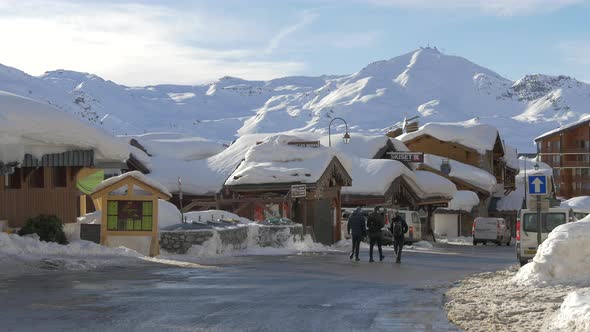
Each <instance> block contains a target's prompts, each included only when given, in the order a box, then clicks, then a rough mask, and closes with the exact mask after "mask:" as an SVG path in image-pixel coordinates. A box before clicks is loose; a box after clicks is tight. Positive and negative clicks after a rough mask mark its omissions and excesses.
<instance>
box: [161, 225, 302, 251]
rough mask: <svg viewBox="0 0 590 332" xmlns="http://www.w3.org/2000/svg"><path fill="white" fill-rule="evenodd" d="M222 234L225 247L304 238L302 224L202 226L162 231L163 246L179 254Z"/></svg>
mask: <svg viewBox="0 0 590 332" xmlns="http://www.w3.org/2000/svg"><path fill="white" fill-rule="evenodd" d="M216 234H217V235H218V236H219V240H220V241H221V245H222V246H223V247H227V248H232V249H246V248H247V247H248V246H258V247H275V248H280V247H282V246H284V245H285V244H286V243H287V241H290V240H291V239H294V240H295V241H301V240H303V227H302V226H301V225H276V226H274V225H273V226H267V225H254V226H244V227H235V228H227V229H219V230H216V229H201V230H180V231H161V232H160V248H161V249H163V250H165V251H167V252H170V253H176V254H186V252H187V251H188V250H189V249H190V248H191V247H192V246H193V245H202V244H203V243H204V242H206V241H207V240H209V239H211V238H212V237H213V236H214V235H216Z"/></svg>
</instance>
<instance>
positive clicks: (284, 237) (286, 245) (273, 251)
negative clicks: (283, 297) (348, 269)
mask: <svg viewBox="0 0 590 332" xmlns="http://www.w3.org/2000/svg"><path fill="white" fill-rule="evenodd" d="M242 227H247V228H248V237H247V239H246V241H245V242H243V243H242V244H241V245H240V246H239V247H235V246H234V245H225V244H223V243H222V241H221V237H220V235H219V232H218V231H217V230H213V237H211V238H210V239H209V240H207V241H205V242H204V243H203V244H202V245H200V246H192V247H191V248H190V249H189V250H188V251H187V255H188V256H193V257H200V258H206V257H218V256H251V255H270V256H273V255H292V254H300V253H304V252H325V251H330V250H333V249H332V248H330V247H327V246H324V245H323V244H321V243H316V242H313V240H312V238H311V236H310V235H305V236H304V237H303V240H300V239H299V236H297V235H294V234H290V231H289V229H288V228H285V229H284V230H283V231H281V232H277V233H275V235H274V236H275V239H274V240H273V241H272V242H274V243H276V244H277V245H276V246H273V247H261V246H260V244H259V242H258V237H259V234H260V233H259V231H260V229H261V226H260V225H257V224H249V225H247V226H242Z"/></svg>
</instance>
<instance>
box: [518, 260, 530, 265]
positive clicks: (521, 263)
mask: <svg viewBox="0 0 590 332" xmlns="http://www.w3.org/2000/svg"><path fill="white" fill-rule="evenodd" d="M528 262H529V261H523V260H520V267H523V266H525V265H527V263H528Z"/></svg>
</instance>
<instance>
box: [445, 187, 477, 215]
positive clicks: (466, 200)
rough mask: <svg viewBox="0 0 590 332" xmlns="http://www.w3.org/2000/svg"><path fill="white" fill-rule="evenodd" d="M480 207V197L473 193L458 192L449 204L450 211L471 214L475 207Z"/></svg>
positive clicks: (466, 191) (467, 191)
mask: <svg viewBox="0 0 590 332" xmlns="http://www.w3.org/2000/svg"><path fill="white" fill-rule="evenodd" d="M476 205H479V197H477V194H476V193H474V192H473V191H469V190H458V191H457V192H455V194H454V195H453V199H452V200H451V201H450V202H449V210H463V211H467V212H470V211H471V209H473V207H474V206H476Z"/></svg>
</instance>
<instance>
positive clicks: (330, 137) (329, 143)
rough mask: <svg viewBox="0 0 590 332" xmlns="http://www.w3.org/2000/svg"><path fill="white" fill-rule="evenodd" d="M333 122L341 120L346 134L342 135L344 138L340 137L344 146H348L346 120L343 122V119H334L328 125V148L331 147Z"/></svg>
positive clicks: (348, 137) (348, 135)
mask: <svg viewBox="0 0 590 332" xmlns="http://www.w3.org/2000/svg"><path fill="white" fill-rule="evenodd" d="M334 120H341V121H342V122H344V125H345V126H346V133H345V134H344V136H342V139H343V140H344V144H348V143H349V142H350V134H349V133H348V123H346V120H344V119H343V118H334V119H332V121H330V124H329V125H328V146H332V132H331V128H332V122H334Z"/></svg>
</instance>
